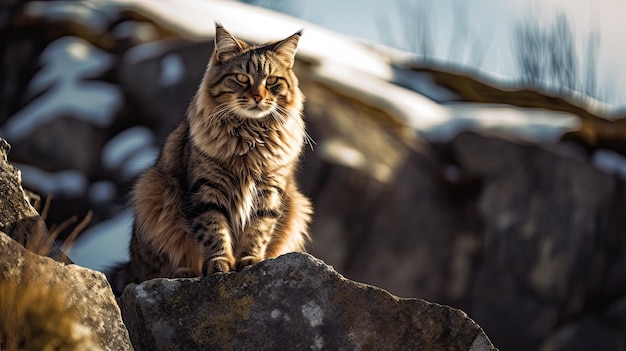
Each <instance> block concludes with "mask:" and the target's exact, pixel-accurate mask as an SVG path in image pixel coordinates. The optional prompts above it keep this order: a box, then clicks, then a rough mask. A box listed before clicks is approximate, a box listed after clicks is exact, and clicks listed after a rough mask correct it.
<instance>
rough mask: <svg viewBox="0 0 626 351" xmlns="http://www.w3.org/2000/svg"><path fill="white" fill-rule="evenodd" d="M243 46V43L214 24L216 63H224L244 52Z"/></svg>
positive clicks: (219, 25) (220, 26)
mask: <svg viewBox="0 0 626 351" xmlns="http://www.w3.org/2000/svg"><path fill="white" fill-rule="evenodd" d="M244 45H245V43H243V42H242V41H240V40H237V39H235V37H233V36H232V35H231V34H230V33H228V31H227V30H226V29H224V27H222V25H221V24H219V23H217V22H216V23H215V57H216V58H217V61H219V62H224V61H225V60H228V59H229V58H232V57H234V56H237V55H239V54H240V53H241V52H242V51H243V50H244Z"/></svg>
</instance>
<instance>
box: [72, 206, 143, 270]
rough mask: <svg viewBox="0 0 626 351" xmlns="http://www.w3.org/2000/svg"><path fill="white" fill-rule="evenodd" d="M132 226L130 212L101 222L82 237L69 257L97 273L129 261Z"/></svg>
mask: <svg viewBox="0 0 626 351" xmlns="http://www.w3.org/2000/svg"><path fill="white" fill-rule="evenodd" d="M132 225H133V218H132V214H131V212H130V211H125V212H122V213H120V214H119V215H117V216H115V217H114V218H112V219H110V220H108V221H104V222H101V223H99V224H97V225H95V226H93V227H91V228H89V229H87V230H86V231H85V232H84V233H82V234H81V235H80V237H79V238H78V239H77V240H76V243H75V244H74V247H73V248H72V250H71V251H70V252H69V253H68V256H69V257H70V258H71V259H72V261H74V263H75V264H77V265H79V266H82V267H86V268H90V269H93V270H97V271H104V270H105V269H106V268H107V267H110V266H112V265H114V264H115V263H117V262H122V261H128V260H129V256H128V243H130V234H131V231H132Z"/></svg>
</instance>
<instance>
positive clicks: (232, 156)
mask: <svg viewBox="0 0 626 351" xmlns="http://www.w3.org/2000/svg"><path fill="white" fill-rule="evenodd" d="M215 30H216V35H215V50H214V52H213V55H212V57H211V59H210V61H209V65H208V67H207V70H206V73H205V74H204V78H203V80H202V82H201V83H200V86H199V88H198V91H197V92H196V94H195V96H194V98H193V100H192V102H191V104H190V106H189V109H188V111H187V116H186V118H184V119H183V120H182V121H181V122H180V124H179V125H178V126H177V127H176V128H175V130H174V131H173V132H172V133H171V134H170V135H169V136H168V138H167V140H166V141H165V144H164V146H163V148H162V150H161V153H160V155H159V158H158V160H157V161H156V163H155V165H154V166H153V167H151V168H150V169H148V170H147V171H146V172H145V173H143V174H142V175H141V176H140V178H139V179H138V181H137V183H136V185H135V187H134V189H133V191H132V200H131V204H132V207H133V208H134V213H135V222H134V226H133V233H132V239H131V243H130V262H126V263H123V264H120V265H118V266H117V267H115V268H113V269H112V270H111V271H110V272H109V274H108V277H109V280H110V282H111V285H112V286H113V290H114V291H115V293H116V294H117V295H119V294H121V292H122V291H123V289H124V287H125V286H126V285H127V284H128V283H130V282H141V281H144V280H147V279H151V278H156V277H170V278H171V277H185V276H203V275H209V274H212V273H215V272H229V271H233V270H239V269H241V268H243V267H244V266H247V265H251V264H254V263H257V262H260V261H262V260H264V259H267V258H272V257H276V256H279V255H281V254H283V253H287V252H293V251H304V250H305V245H306V244H307V242H308V240H309V234H308V224H309V221H310V218H311V213H312V209H311V204H310V202H309V200H308V199H307V198H306V197H304V196H303V195H302V194H301V193H300V191H299V190H298V187H297V185H296V180H295V176H294V171H295V170H296V168H297V165H298V160H299V158H300V154H301V152H302V148H303V145H304V143H305V140H308V135H307V134H306V132H305V126H304V121H303V119H302V105H303V100H304V97H303V95H302V92H301V91H300V89H299V88H298V79H297V78H296V76H295V75H294V72H293V70H292V67H293V64H294V59H295V54H296V48H297V45H298V41H299V39H300V36H301V32H297V33H295V34H293V35H291V36H290V37H288V38H286V39H284V40H281V41H278V42H273V43H268V44H263V45H250V44H248V43H245V42H244V41H242V40H240V39H236V38H234V37H233V36H232V35H231V34H230V33H228V31H226V29H224V28H223V27H222V26H221V25H219V24H216V29H215Z"/></svg>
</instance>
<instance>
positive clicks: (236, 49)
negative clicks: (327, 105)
mask: <svg viewBox="0 0 626 351" xmlns="http://www.w3.org/2000/svg"><path fill="white" fill-rule="evenodd" d="M215 27H216V28H215V31H216V33H215V51H214V52H213V56H212V57H211V61H210V63H209V68H208V70H207V73H206V75H205V79H204V89H206V90H207V91H206V92H207V93H208V94H207V98H210V99H212V100H213V104H214V106H216V107H217V109H218V111H226V112H228V113H233V114H235V115H237V116H238V117H240V118H252V119H260V118H265V117H267V116H270V115H275V116H276V114H280V115H281V116H286V115H291V114H292V110H293V109H296V110H298V109H301V107H302V97H301V93H300V90H299V89H298V80H297V78H296V76H295V75H294V73H293V71H292V67H293V64H294V60H295V55H296V48H297V46H298V40H299V39H300V36H301V32H297V33H295V34H293V35H291V36H289V37H287V38H285V39H283V40H280V41H276V42H272V43H268V44H263V45H251V44H248V43H246V42H244V41H243V40H240V39H237V38H235V37H233V36H232V35H231V34H230V33H229V32H228V31H226V29H224V27H222V26H221V25H219V24H217V23H216V25H215Z"/></svg>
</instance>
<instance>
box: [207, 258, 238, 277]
mask: <svg viewBox="0 0 626 351" xmlns="http://www.w3.org/2000/svg"><path fill="white" fill-rule="evenodd" d="M233 261H234V260H229V259H228V258H226V257H216V258H213V259H210V260H207V261H204V264H203V265H202V274H204V275H205V276H208V275H211V274H213V273H228V272H230V271H232V270H233V268H234V264H233V263H234V262H233Z"/></svg>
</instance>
